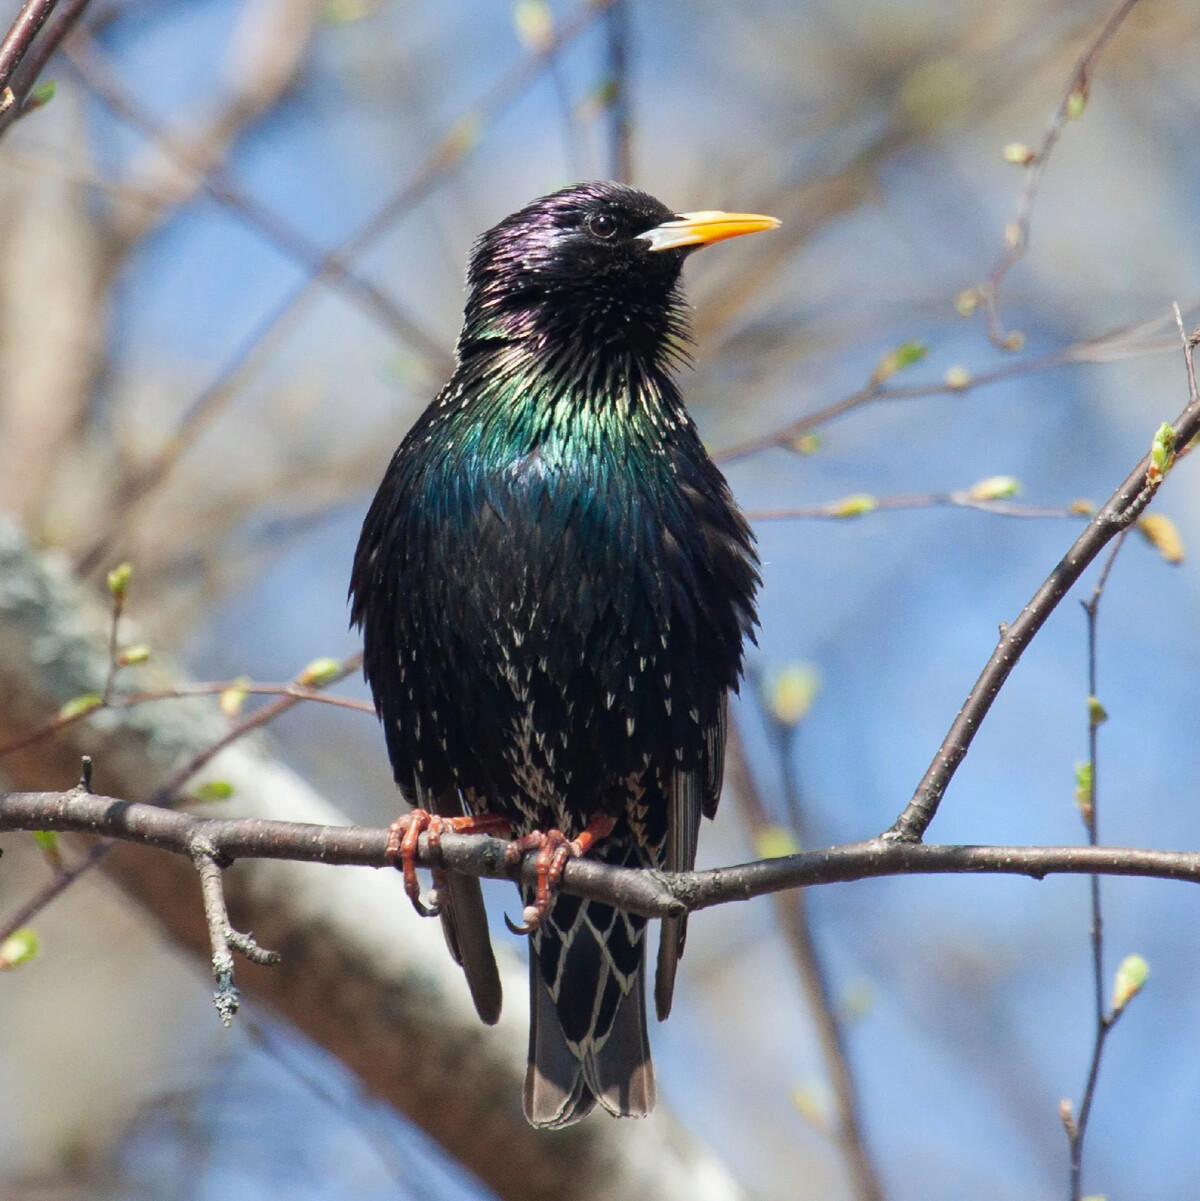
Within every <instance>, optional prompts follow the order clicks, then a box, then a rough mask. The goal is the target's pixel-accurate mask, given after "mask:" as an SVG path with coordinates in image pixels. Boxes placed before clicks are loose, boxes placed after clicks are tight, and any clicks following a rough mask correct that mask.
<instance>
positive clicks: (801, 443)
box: [792, 434, 821, 455]
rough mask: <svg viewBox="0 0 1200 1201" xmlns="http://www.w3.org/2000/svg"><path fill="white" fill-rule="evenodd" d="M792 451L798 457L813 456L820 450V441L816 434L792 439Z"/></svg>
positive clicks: (802, 435)
mask: <svg viewBox="0 0 1200 1201" xmlns="http://www.w3.org/2000/svg"><path fill="white" fill-rule="evenodd" d="M792 449H793V450H794V451H795V452H796V453H797V454H800V455H815V454H816V453H817V451H818V450H820V449H821V439H820V436H819V435H817V434H801V435H800V437H798V438H793V439H792Z"/></svg>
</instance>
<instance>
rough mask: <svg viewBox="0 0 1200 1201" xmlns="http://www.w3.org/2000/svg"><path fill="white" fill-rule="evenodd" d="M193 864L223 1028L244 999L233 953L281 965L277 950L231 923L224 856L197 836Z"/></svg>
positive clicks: (251, 959) (217, 1004) (268, 964)
mask: <svg viewBox="0 0 1200 1201" xmlns="http://www.w3.org/2000/svg"><path fill="white" fill-rule="evenodd" d="M191 857H192V863H193V864H194V865H195V868H196V872H197V874H198V875H199V877H200V894H201V897H202V898H203V903H204V919H205V921H206V922H207V923H208V937H209V942H210V944H211V946H212V969H213V979H214V980H215V981H216V985H217V987H216V991H215V992H214V993H213V1004H214V1005H216V1007H217V1013H218V1014H220V1016H221V1024H222V1025H223V1026H231V1025H232V1024H233V1018H234V1015H235V1014H236V1013H237V1011H238V1005H239V1004H240V1003H241V999H240V997H239V996H238V990H237V986H236V985H235V984H234V982H233V952H234V951H240V952H241V953H242V954H243V955H245V956H246V958H247V959H249V960H250V961H251V962H252V963H258V964H261V965H263V966H264V967H273V966H274V965H275V964H277V963H278V962H279V955H278V953H277V952H275V951H268V950H265V949H264V948H262V947H260V946H259V945H258V943H256V942H255V941H254V937H253V935H251V934H243V933H241V932H240V931H238V930H235V929H234V928H233V926H232V925H230V923H229V910H228V908H227V907H226V905H225V888H224V885H223V884H222V881H221V870H222V863H221V855H220V853H219V852H218V851H216V850H214V849H213V848H212V847H211V846H210V845H209V844H208V843H207V842H206V841H205V840H204V839H203V838H202V837H197V838H196V839H195V840H194V842H193V844H192V850H191Z"/></svg>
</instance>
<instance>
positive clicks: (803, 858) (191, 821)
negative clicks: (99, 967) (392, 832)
mask: <svg viewBox="0 0 1200 1201" xmlns="http://www.w3.org/2000/svg"><path fill="white" fill-rule="evenodd" d="M2 830H68V831H77V832H83V833H89V834H100V835H104V836H105V837H108V838H117V839H121V840H123V841H126V842H133V843H139V844H141V845H143V846H150V847H157V848H158V849H159V850H164V851H174V852H175V853H177V854H180V855H185V856H188V857H189V858H191V857H192V856H193V854H194V848H195V847H196V846H197V845H198V844H202V845H204V846H205V847H206V848H207V849H208V851H207V853H208V854H209V855H210V857H211V856H213V855H215V856H219V857H221V858H225V859H230V860H235V859H287V860H292V861H295V862H298V863H328V864H343V865H357V866H361V867H390V866H392V862H391V860H390V859H389V858H388V856H387V855H386V854H385V850H384V848H385V846H386V844H387V836H388V832H387V830H385V829H375V828H372V827H368V826H319V825H310V824H308V823H304V822H280V821H268V820H264V819H259V818H214V817H197V816H195V815H194V814H191V813H180V812H178V811H176V810H173V809H160V808H158V807H157V806H154V805H144V804H139V803H136V802H132V801H123V800H119V799H117V798H116V797H104V796H95V795H93V794H91V793H88V792H84V791H83V790H82V789H72V790H71V791H69V792H14V793H8V794H7V795H0V831H2ZM506 846H507V844H506V843H505V842H504V841H503V840H502V839H499V838H489V837H486V836H483V835H463V834H446V835H444V836H443V838H442V840H441V845H440V849H439V851H437V852H431V851H430V848H429V845H428V840H427V838H426V837H425V836H424V835H423V836H422V837H421V841H420V849H419V855H418V862H419V863H420V864H421V865H422V866H425V867H430V866H442V867H448V868H452V869H453V870H455V871H458V872H462V873H464V874H466V875H471V876H485V877H488V878H490V879H511V878H514V876H515V874H516V871H517V869H512V868H509V867H507V866H506V865H505V862H504V851H505V847H506ZM519 870H520V872H521V873H523V876H524V879H525V880H526V882H528V883H530V884H532V883H534V882H536V879H537V875H536V869H535V867H534V864H533V860H532V859H531V858H527V859H526V862H525V863H524V864H523V865H522V866H521V868H520V869H519ZM968 872H974V873H986V874H993V875H1016V876H1031V877H1033V878H1035V879H1041V878H1042V877H1043V876H1048V875H1059V874H1069V875H1088V874H1092V873H1095V874H1097V875H1105V876H1147V877H1154V878H1158V879H1166V880H1188V881H1192V882H1193V883H1198V884H1200V851H1154V850H1144V849H1140V848H1135V847H1092V846H1055V847H1038V846H1012V847H1006V846H995V847H992V846H937V845H932V846H930V845H926V844H923V843H911V842H903V841H899V840H895V839H889V838H884V837H881V838H873V839H870V840H868V841H867V842H855V843H847V844H845V845H843V846H836V847H826V848H825V849H823V850H819V851H803V852H801V853H800V854H797V855H785V856H782V857H781V858H778V859H760V860H758V861H756V862H754V863H741V864H737V865H736V866H733V867H721V868H712V869H710V870H709V871H700V872H677V873H666V872H650V871H641V870H637V869H634V868H624V867H610V866H609V865H607V864H603V863H597V862H594V861H592V860H588V859H574V860H571V861H570V862H569V863H568V864H567V867H566V869H565V871H564V872H563V879H562V888H563V891H564V892H570V893H575V894H578V895H579V896H583V897H587V898H589V899H591V900H597V901H606V902H608V903H609V904H612V905H617V906H619V907H621V908H622V909H626V910H629V911H630V912H632V913H640V914H642V915H644V916H645V917H677V916H679V915H680V914H682V913H686V912H692V911H694V910H697V909H708V908H710V907H711V906H713V905H723V904H727V903H728V902H730V901H746V900H749V899H750V898H751V897H757V896H763V895H765V894H767V893H773V892H778V891H780V890H781V889H785V888H799V887H804V886H808V885H812V884H836V883H846V882H849V881H852V880H865V879H869V878H871V877H875V876H909V875H947V874H957V873H968Z"/></svg>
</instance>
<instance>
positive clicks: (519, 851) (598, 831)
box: [504, 815, 617, 934]
mask: <svg viewBox="0 0 1200 1201" xmlns="http://www.w3.org/2000/svg"><path fill="white" fill-rule="evenodd" d="M616 824H617V821H616V818H614V817H609V816H607V815H599V816H597V817H593V818H592V820H591V821H590V822H588V824H587V826H586V827H585V828H584V830H583V832H582V833H581V834H580V835H579V837H578V838H568V837H567V836H566V835H565V834H564V833H563V832H562V831H561V830H545V831H543V830H531V831H530V832H529V833H528V834H524V835H522V836H521V837H520V838H514V839H513V840H512V842H510V843H509V844H508V847H507V849H506V850H505V852H504V861H505V863H506V864H507V865H508V866H509V867H512V866H515V865H516V864H517V863H519V862H520V860H521V857H522V856H523V855H524V854H525V853H526V852H527V851H535V850H536V851H537V853H538V854H537V891H536V892H535V893H534V901H533V904H532V905H526V906H525V909H524V911H523V912H522V914H521V925H519V926H518V925H517V924H516V923H515V922H514V921H512V919H511V918H509V916H508V914H507V913H506V914H505V915H504V923H505V925H506V926H508V928H509V930H510V931H511V932H512V933H513V934H532V933H533V932H534V931H535V930H536V929H538V927H540V926H541V924H542V923H543V922H544V921H545V920H546V915H547V914H548V913H549V912H550V906H551V904H553V902H554V894H555V893H556V892H557V891H558V886H559V884H560V883H561V881H562V874H563V868H565V867H566V866H567V862H568V861H569V860H571V859H579V858H581V857H582V856H584V855H586V854H587V853H588V851H589V850H590V849H591V847H592V845H593V844H594V843H595V842H596V840H597V839H598V838H605V837H607V836H608V835H609V834H611V833H612V830H613V827H614V826H615V825H616Z"/></svg>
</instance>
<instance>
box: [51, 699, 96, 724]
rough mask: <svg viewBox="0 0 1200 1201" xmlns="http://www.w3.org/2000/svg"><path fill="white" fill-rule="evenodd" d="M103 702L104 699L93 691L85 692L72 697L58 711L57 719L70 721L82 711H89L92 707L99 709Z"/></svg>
mask: <svg viewBox="0 0 1200 1201" xmlns="http://www.w3.org/2000/svg"><path fill="white" fill-rule="evenodd" d="M103 704H104V699H103V698H102V697H100V696H97V695H96V693H94V692H85V693H84V694H83V695H82V696H75V697H72V698H71V699H70V700H69V701H67V703H66V704H65V705H63V707H62V708H61V709H60V710H59V711H58V717H57V720H58V721H70V720H71V718H73V717H80V716H82V715H83V714H84V713H91V711H92V710H93V709H99V708H100V706H101V705H103Z"/></svg>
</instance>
